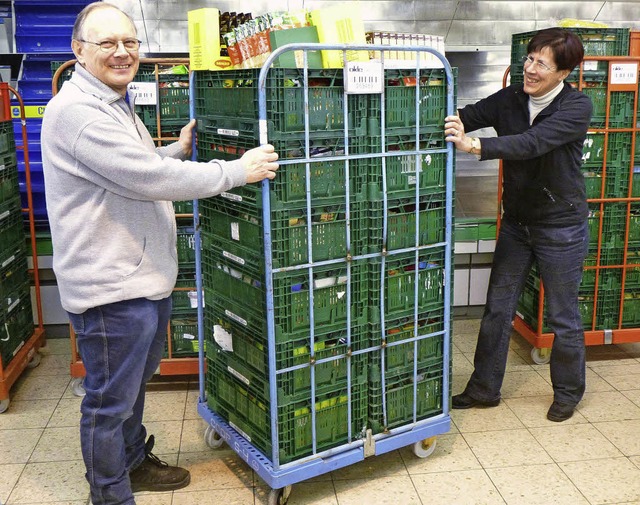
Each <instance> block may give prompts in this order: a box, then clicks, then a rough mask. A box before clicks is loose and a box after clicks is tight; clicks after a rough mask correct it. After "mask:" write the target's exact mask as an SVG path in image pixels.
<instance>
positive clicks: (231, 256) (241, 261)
mask: <svg viewBox="0 0 640 505" xmlns="http://www.w3.org/2000/svg"><path fill="white" fill-rule="evenodd" d="M222 255H223V256H224V257H225V258H229V259H230V260H232V261H235V262H236V263H239V264H240V265H244V264H245V261H244V258H241V257H240V256H236V255H235V254H231V253H230V252H229V251H222Z"/></svg>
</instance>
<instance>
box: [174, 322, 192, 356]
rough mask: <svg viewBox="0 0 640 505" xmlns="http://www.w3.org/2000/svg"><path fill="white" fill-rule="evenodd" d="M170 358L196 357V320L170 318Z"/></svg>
mask: <svg viewBox="0 0 640 505" xmlns="http://www.w3.org/2000/svg"><path fill="white" fill-rule="evenodd" d="M169 325H170V329H171V356H172V357H174V358H175V357H180V358H186V357H193V356H197V355H198V319H197V318H194V317H172V318H171V321H170V322H169Z"/></svg>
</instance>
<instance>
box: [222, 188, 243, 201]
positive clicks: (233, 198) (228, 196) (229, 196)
mask: <svg viewBox="0 0 640 505" xmlns="http://www.w3.org/2000/svg"><path fill="white" fill-rule="evenodd" d="M220 196H221V197H222V198H226V199H227V200H231V201H233V202H241V201H242V197H241V196H240V195H236V194H234V193H227V192H226V191H225V192H224V193H220Z"/></svg>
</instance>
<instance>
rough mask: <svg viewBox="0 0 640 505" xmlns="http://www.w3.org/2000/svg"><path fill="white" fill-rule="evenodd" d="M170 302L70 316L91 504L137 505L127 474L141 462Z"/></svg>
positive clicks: (133, 303) (142, 301)
mask: <svg viewBox="0 0 640 505" xmlns="http://www.w3.org/2000/svg"><path fill="white" fill-rule="evenodd" d="M170 315H171V297H169V298H165V299H163V300H158V301H154V300H147V299H146V298H137V299H135V300H126V301H122V302H118V303H112V304H108V305H102V306H100V307H95V308H92V309H89V310H87V311H86V312H84V313H83V314H72V313H69V319H70V320H71V324H72V325H73V328H74V331H75V333H76V335H77V344H78V350H79V353H80V356H81V358H82V362H83V364H84V368H85V370H86V377H85V379H84V389H85V391H86V396H85V397H84V399H83V400H82V405H81V408H80V410H81V413H82V418H81V420H80V443H81V447H82V456H83V459H84V462H85V466H86V469H87V473H86V477H87V481H88V482H89V486H90V488H91V500H92V501H93V504H94V505H107V504H108V505H132V504H135V501H134V499H133V494H132V493H131V484H130V482H129V471H130V470H132V469H134V468H135V467H137V466H138V465H139V464H140V463H142V461H143V460H144V457H145V450H144V445H145V440H146V436H147V433H146V430H145V428H144V426H143V425H142V412H143V409H144V397H145V387H146V383H147V381H148V380H149V379H150V378H151V377H152V376H153V374H154V373H155V371H156V369H157V368H158V365H159V364H160V359H161V358H162V354H163V352H164V346H165V342H166V338H167V324H168V322H169V317H170Z"/></svg>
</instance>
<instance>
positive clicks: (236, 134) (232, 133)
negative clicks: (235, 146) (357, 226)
mask: <svg viewBox="0 0 640 505" xmlns="http://www.w3.org/2000/svg"><path fill="white" fill-rule="evenodd" d="M217 132H218V135H226V136H227V137H239V136H240V132H239V131H238V130H229V129H227V128H218V129H217Z"/></svg>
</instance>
